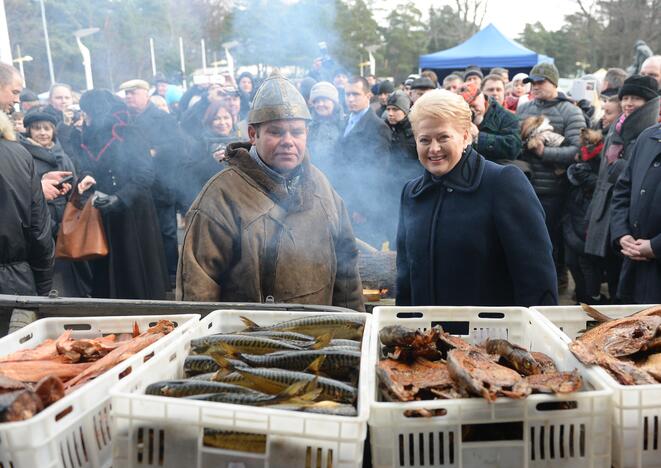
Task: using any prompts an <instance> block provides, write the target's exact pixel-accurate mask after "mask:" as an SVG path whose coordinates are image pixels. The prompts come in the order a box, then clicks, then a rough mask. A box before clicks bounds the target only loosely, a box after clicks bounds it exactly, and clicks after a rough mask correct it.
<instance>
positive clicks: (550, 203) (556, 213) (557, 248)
mask: <svg viewBox="0 0 661 468" xmlns="http://www.w3.org/2000/svg"><path fill="white" fill-rule="evenodd" d="M539 201H540V202H541V203H542V208H544V214H545V215H546V229H548V231H549V236H550V237H551V244H552V245H553V263H555V271H556V274H557V275H558V277H560V275H561V274H562V272H563V270H564V269H565V259H564V254H563V250H564V242H563V241H562V216H563V214H564V208H565V197H564V195H563V196H539Z"/></svg>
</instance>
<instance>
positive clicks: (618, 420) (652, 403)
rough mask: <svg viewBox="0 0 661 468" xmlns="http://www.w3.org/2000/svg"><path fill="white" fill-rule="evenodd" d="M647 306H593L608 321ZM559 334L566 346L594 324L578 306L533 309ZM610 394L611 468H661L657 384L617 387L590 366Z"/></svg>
mask: <svg viewBox="0 0 661 468" xmlns="http://www.w3.org/2000/svg"><path fill="white" fill-rule="evenodd" d="M649 307H652V306H651V305H611V306H596V309H597V310H599V312H601V313H603V314H604V315H606V316H609V317H612V318H622V317H626V316H628V315H631V314H634V313H636V312H639V311H641V310H644V309H647V308H649ZM535 309H536V310H537V311H539V312H540V313H541V314H542V315H544V316H545V317H546V318H548V319H549V320H550V321H551V322H552V323H553V324H554V325H556V327H558V328H559V329H560V330H561V331H562V334H561V338H562V339H563V340H565V341H566V342H567V343H568V342H569V341H571V340H573V339H575V338H577V337H578V336H580V335H581V333H582V332H583V331H584V330H586V329H587V328H588V327H590V326H593V325H595V324H596V321H595V320H594V319H593V318H591V317H590V316H589V315H588V314H586V313H585V312H584V311H583V309H581V308H580V307H578V306H567V307H562V306H561V307H536V308H535ZM592 368H594V370H595V371H596V373H597V375H598V376H599V378H601V379H602V380H603V381H604V383H605V384H606V385H607V386H608V387H609V388H611V389H612V390H613V395H612V398H613V410H612V411H613V418H612V424H613V466H614V467H615V468H661V384H658V385H621V384H620V383H619V382H617V381H616V380H615V379H614V378H613V377H611V376H610V374H608V372H606V371H605V370H604V369H602V368H601V367H599V366H592Z"/></svg>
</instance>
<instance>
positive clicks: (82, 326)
mask: <svg viewBox="0 0 661 468" xmlns="http://www.w3.org/2000/svg"><path fill="white" fill-rule="evenodd" d="M63 328H64V329H65V330H91V329H92V325H90V324H89V323H66V324H64V326H63Z"/></svg>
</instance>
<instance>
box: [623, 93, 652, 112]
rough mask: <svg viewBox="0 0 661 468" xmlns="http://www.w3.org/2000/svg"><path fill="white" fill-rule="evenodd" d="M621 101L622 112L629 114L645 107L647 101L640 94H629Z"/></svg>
mask: <svg viewBox="0 0 661 468" xmlns="http://www.w3.org/2000/svg"><path fill="white" fill-rule="evenodd" d="M620 102H621V104H622V112H624V115H629V114H631V113H632V112H633V111H635V110H636V109H640V108H641V107H643V106H644V105H645V103H646V102H647V101H645V99H643V98H641V97H640V96H630V95H627V96H622V101H620Z"/></svg>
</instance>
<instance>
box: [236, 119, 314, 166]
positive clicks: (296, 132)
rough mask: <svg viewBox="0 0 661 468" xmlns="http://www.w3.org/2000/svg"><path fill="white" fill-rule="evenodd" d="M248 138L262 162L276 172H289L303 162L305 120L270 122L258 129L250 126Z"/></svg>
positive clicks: (305, 136) (305, 137) (306, 133)
mask: <svg viewBox="0 0 661 468" xmlns="http://www.w3.org/2000/svg"><path fill="white" fill-rule="evenodd" d="M248 136H249V137H250V143H251V144H253V145H254V146H255V147H256V148H257V153H258V154H259V156H260V157H261V158H262V161H264V162H265V163H266V165H267V166H269V167H271V168H272V169H273V170H275V171H277V172H280V173H285V174H286V173H288V172H291V171H292V170H294V169H296V167H298V166H299V165H300V164H301V162H302V161H303V157H304V155H305V146H306V143H307V137H308V129H307V126H306V125H305V120H302V119H296V120H272V121H270V122H265V123H263V124H260V125H259V128H255V127H253V126H252V125H251V126H249V127H248Z"/></svg>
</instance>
